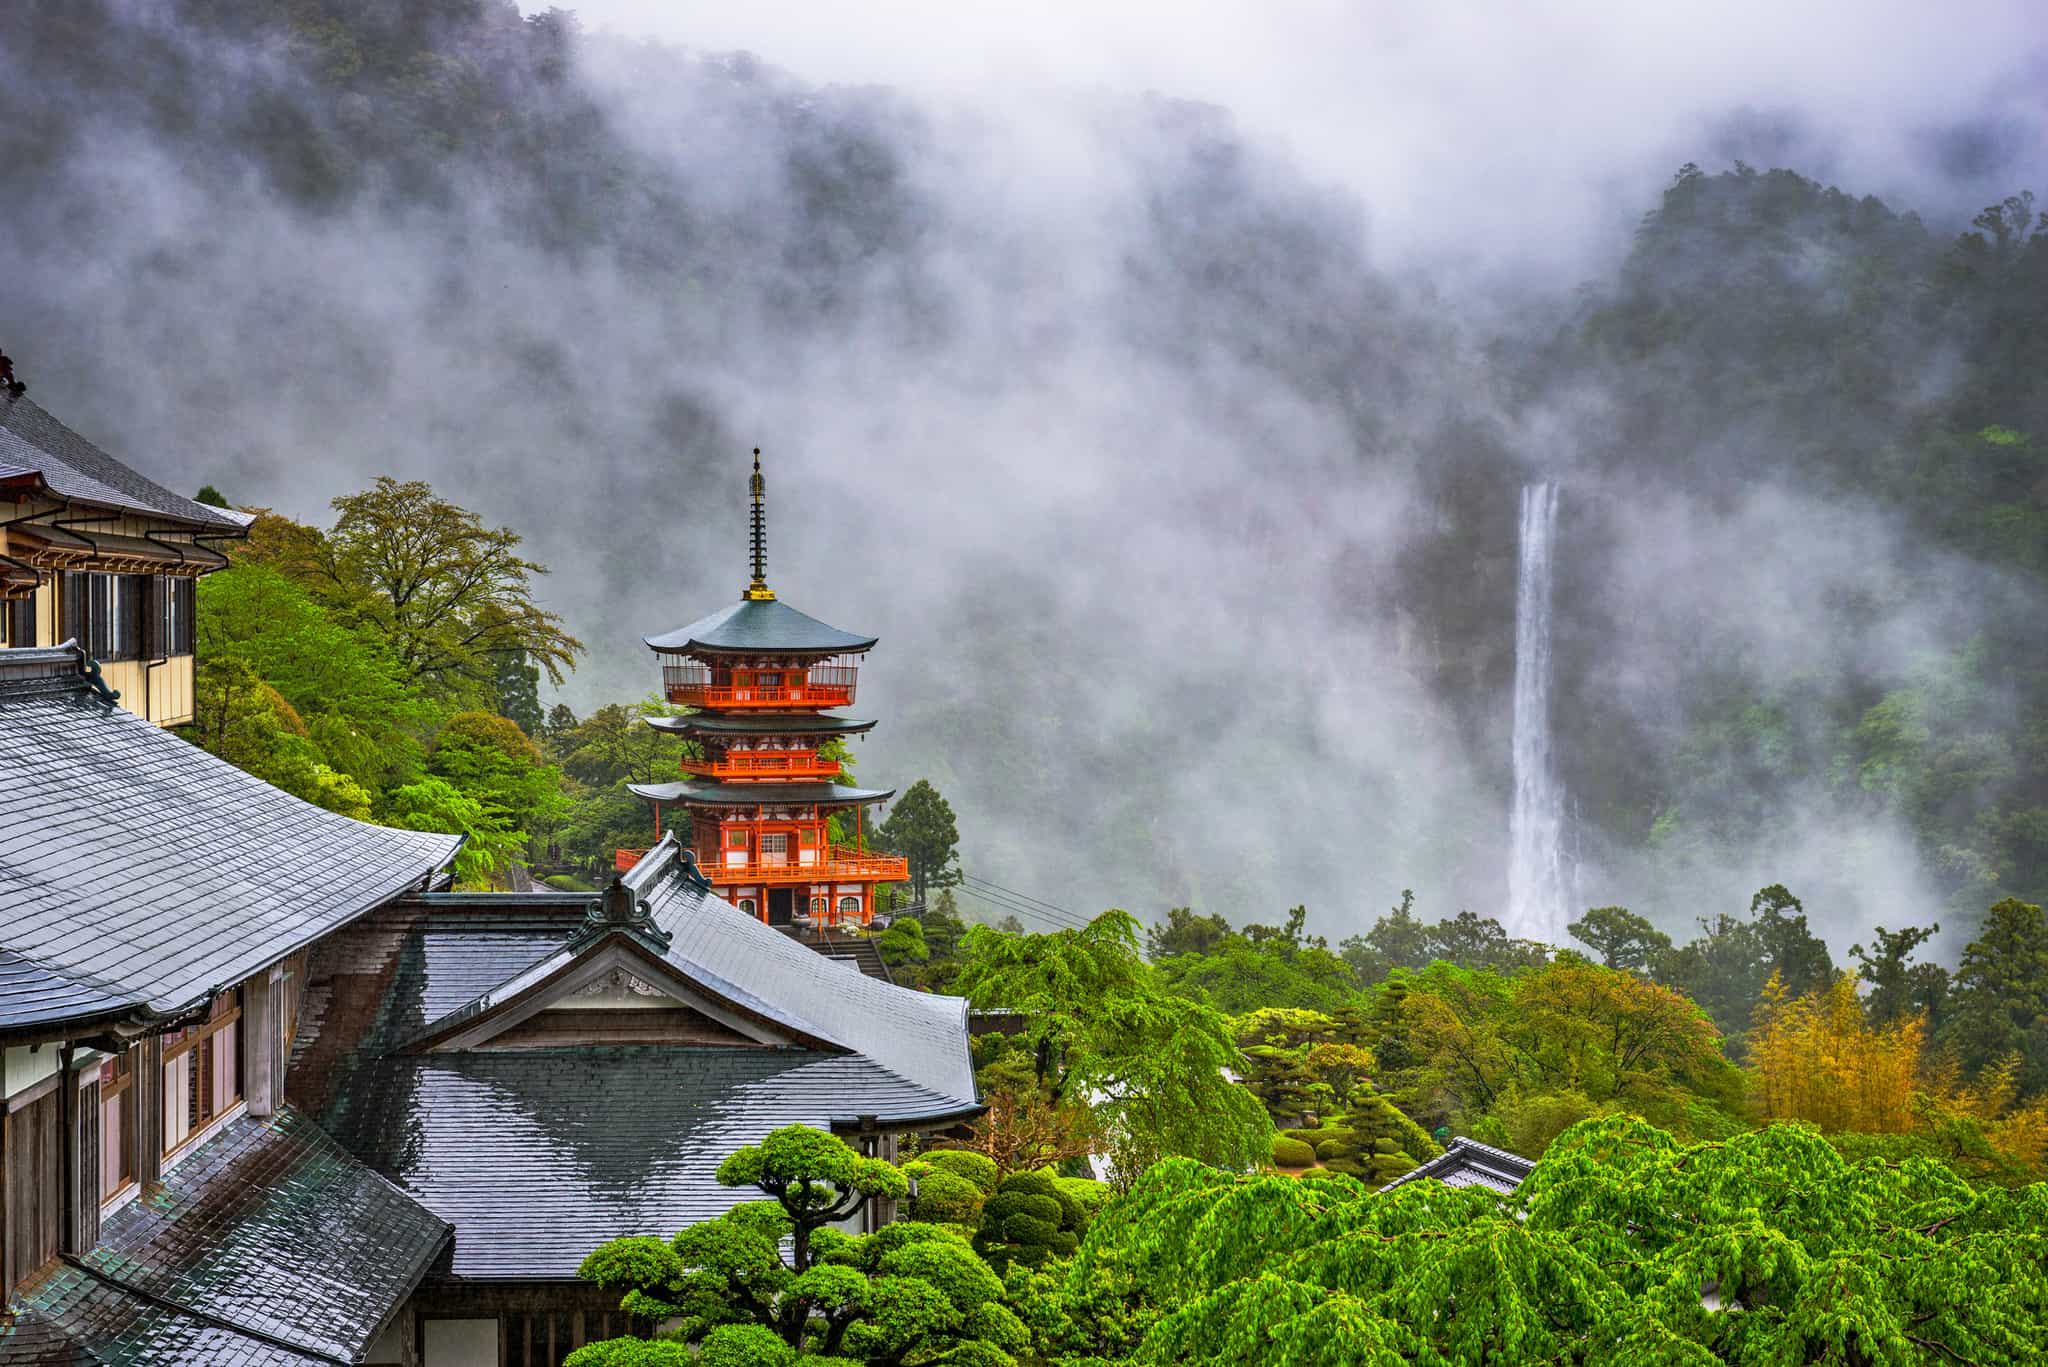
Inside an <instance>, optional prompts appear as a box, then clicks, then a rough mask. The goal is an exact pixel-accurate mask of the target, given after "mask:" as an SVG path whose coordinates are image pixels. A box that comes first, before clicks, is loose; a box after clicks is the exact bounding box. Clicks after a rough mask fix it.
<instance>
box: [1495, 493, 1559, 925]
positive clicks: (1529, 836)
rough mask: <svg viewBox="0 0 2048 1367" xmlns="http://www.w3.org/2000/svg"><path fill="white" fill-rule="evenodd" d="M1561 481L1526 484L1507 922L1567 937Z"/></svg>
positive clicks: (1517, 623)
mask: <svg viewBox="0 0 2048 1367" xmlns="http://www.w3.org/2000/svg"><path fill="white" fill-rule="evenodd" d="M1556 534H1557V486H1556V485H1554V484H1531V485H1529V486H1527V487H1525V488H1524V489H1523V490H1522V530H1521V556H1520V563H1519V567H1518V569H1517V571H1516V574H1515V731H1514V763H1515V799H1514V806H1513V808H1512V809H1511V811H1510V813H1509V816H1508V849H1509V853H1508V914H1507V930H1508V933H1509V934H1511V935H1515V936H1518V937H1520V938H1523V939H1532V940H1543V941H1546V942H1547V943H1550V944H1563V943H1564V942H1565V939H1566V932H1565V923H1566V922H1568V921H1569V920H1571V913H1570V911H1569V910H1568V908H1567V907H1566V905H1565V877H1564V853H1563V839H1564V794H1563V792H1562V791H1561V790H1560V789H1559V788H1558V784H1557V776H1556V774H1555V772H1554V771H1553V768H1552V764H1551V756H1550V597H1551V583H1550V581H1551V546H1552V543H1553V542H1554V541H1555V539H1556Z"/></svg>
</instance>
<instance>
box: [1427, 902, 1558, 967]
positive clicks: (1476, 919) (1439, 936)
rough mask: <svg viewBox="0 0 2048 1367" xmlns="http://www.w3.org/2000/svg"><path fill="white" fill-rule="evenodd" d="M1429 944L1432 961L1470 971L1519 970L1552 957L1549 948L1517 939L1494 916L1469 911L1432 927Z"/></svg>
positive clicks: (1530, 941)
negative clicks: (1461, 967)
mask: <svg viewBox="0 0 2048 1367" xmlns="http://www.w3.org/2000/svg"><path fill="white" fill-rule="evenodd" d="M1427 943H1428V946H1429V957H1430V958H1432V959H1443V960H1446V961H1447V962H1450V963H1454V964H1460V965H1463V966H1464V967H1466V968H1499V969H1507V968H1519V967H1526V966H1528V965H1532V964H1540V963H1542V962H1544V960H1546V959H1548V958H1549V957H1550V952H1549V948H1548V946H1545V945H1539V944H1537V943H1535V942H1534V941H1532V940H1516V939H1513V938H1511V937H1510V936H1509V935H1508V933H1507V931H1505V930H1503V929H1502V928H1501V924H1500V922H1498V921H1496V920H1494V919H1493V918H1492V917H1491V916H1486V917H1480V916H1476V915H1474V914H1473V913H1471V912H1469V911H1461V912H1459V913H1458V914H1457V915H1456V916H1452V917H1447V918H1446V919H1444V920H1441V921H1438V922H1437V923H1436V925H1435V926H1433V927H1431V929H1430V932H1429V938H1428V942H1427Z"/></svg>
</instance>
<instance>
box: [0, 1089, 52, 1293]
mask: <svg viewBox="0 0 2048 1367" xmlns="http://www.w3.org/2000/svg"><path fill="white" fill-rule="evenodd" d="M62 1104H63V1101H62V1098H61V1097H60V1096H59V1089H58V1088H57V1087H54V1086H53V1087H50V1088H48V1089H47V1090H45V1091H44V1092H43V1093H42V1094H41V1095H39V1096H37V1097H36V1099H35V1100H33V1101H31V1102H28V1103H27V1104H25V1105H23V1106H21V1107H20V1109H18V1110H13V1111H9V1112H8V1113H7V1116H6V1117H5V1119H4V1120H0V1188H4V1190H5V1195H4V1197H0V1206H4V1207H5V1210H6V1247H5V1250H4V1253H0V1262H4V1267H0V1283H4V1291H5V1293H6V1294H10V1295H11V1294H12V1293H13V1290H14V1288H15V1287H16V1286H17V1285H19V1284H20V1282H21V1280H22V1278H24V1277H26V1276H27V1275H28V1274H29V1273H31V1272H33V1271H35V1270H36V1269H37V1268H39V1267H41V1266H42V1265H43V1264H44V1263H46V1262H48V1261H49V1260H50V1259H51V1258H53V1257H55V1256H56V1255H57V1250H58V1243H59V1231H58V1228H57V1221H58V1192H59V1188H60V1177H59V1173H60V1171H61V1169H60V1167H59V1165H58V1149H57V1127H58V1119H59V1117H58V1107H59V1106H61V1105H62Z"/></svg>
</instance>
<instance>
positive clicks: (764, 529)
mask: <svg viewBox="0 0 2048 1367" xmlns="http://www.w3.org/2000/svg"><path fill="white" fill-rule="evenodd" d="M747 487H748V490H749V492H750V493H751V494H752V496H753V508H752V511H751V514H750V515H751V517H752V518H753V530H752V535H751V542H752V550H753V561H754V582H753V583H751V584H749V585H747V592H746V598H747V601H749V602H768V601H771V600H773V599H774V597H775V590H774V589H771V588H769V587H768V503H767V493H768V481H767V480H765V479H762V478H761V448H760V447H758V446H756V447H755V448H754V478H753V479H752V480H751V481H749V483H748V486H747Z"/></svg>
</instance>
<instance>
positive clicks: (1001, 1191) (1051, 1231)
mask: <svg viewBox="0 0 2048 1367" xmlns="http://www.w3.org/2000/svg"><path fill="white" fill-rule="evenodd" d="M1086 1225H1087V1216H1086V1213H1085V1212H1084V1211H1083V1210H1082V1209H1081V1207H1080V1204H1079V1203H1078V1202H1076V1201H1074V1200H1073V1198H1071V1197H1068V1198H1066V1199H1064V1200H1063V1199H1062V1198H1061V1193H1060V1190H1059V1187H1058V1185H1057V1183H1056V1182H1055V1180H1054V1178H1053V1177H1052V1175H1051V1174H1050V1173H1046V1172H1014V1173H1011V1174H1010V1175H1009V1176H1008V1177H1005V1178H1004V1179H1003V1181H1002V1184H1001V1185H1000V1186H998V1187H997V1188H996V1190H995V1194H994V1195H992V1196H990V1197H989V1198H988V1200H987V1202H986V1203H985V1204H984V1205H983V1206H982V1208H981V1226H980V1228H979V1229H977V1230H976V1231H975V1233H974V1251H975V1252H976V1253H979V1254H980V1255H981V1256H982V1257H984V1258H986V1259H987V1260H988V1264H989V1266H990V1267H992V1268H994V1269H995V1270H996V1274H997V1275H998V1276H1001V1275H1002V1274H1003V1273H1004V1272H1006V1271H1007V1270H1008V1269H1009V1266H1010V1264H1011V1263H1012V1262H1017V1263H1022V1264H1023V1265H1024V1266H1026V1267H1038V1266H1041V1265H1042V1264H1044V1263H1045V1261H1046V1260H1047V1259H1049V1258H1065V1257H1068V1256H1070V1255H1071V1254H1072V1253H1073V1251H1074V1250H1075V1249H1076V1248H1078V1247H1079V1246H1080V1243H1081V1237H1080V1236H1081V1231H1082V1230H1083V1229H1084V1228H1085V1227H1086Z"/></svg>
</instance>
